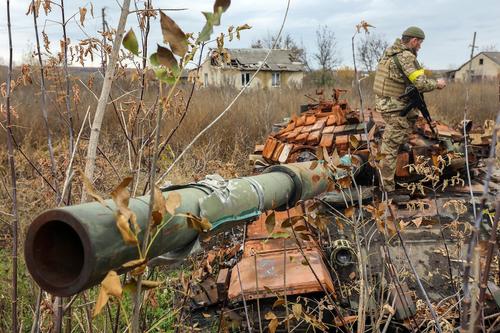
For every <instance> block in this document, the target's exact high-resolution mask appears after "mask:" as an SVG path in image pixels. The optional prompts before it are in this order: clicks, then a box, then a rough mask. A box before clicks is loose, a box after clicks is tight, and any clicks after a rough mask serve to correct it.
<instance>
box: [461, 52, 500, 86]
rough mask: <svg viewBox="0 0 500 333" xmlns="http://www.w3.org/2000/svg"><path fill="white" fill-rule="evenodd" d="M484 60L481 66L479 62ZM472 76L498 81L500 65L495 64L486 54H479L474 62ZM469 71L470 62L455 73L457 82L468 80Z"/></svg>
mask: <svg viewBox="0 0 500 333" xmlns="http://www.w3.org/2000/svg"><path fill="white" fill-rule="evenodd" d="M480 59H483V64H482V65H480V64H479V61H480ZM471 61H472V67H471V70H472V75H473V77H481V78H482V79H496V78H497V75H499V74H500V65H498V64H497V63H495V62H494V61H493V60H491V59H490V58H489V57H487V56H485V55H484V54H478V55H477V56H475V57H474V58H473V59H472V60H471ZM468 70H469V62H466V63H465V64H464V65H463V66H462V67H461V68H460V69H459V70H457V71H456V72H455V80H457V81H465V80H467V71H468Z"/></svg>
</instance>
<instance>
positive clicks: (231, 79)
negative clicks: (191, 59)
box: [198, 49, 304, 89]
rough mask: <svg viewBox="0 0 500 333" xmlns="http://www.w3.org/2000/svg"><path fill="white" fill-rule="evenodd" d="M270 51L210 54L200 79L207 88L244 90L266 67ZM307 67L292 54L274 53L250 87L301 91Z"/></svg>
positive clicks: (253, 50) (232, 50)
mask: <svg viewBox="0 0 500 333" xmlns="http://www.w3.org/2000/svg"><path fill="white" fill-rule="evenodd" d="M268 52H269V49H225V50H224V52H223V53H222V54H221V53H219V51H218V50H217V49H213V50H211V51H210V53H209V55H208V56H207V58H206V59H205V61H204V62H203V63H202V64H201V66H200V71H199V73H198V77H199V79H200V80H201V82H202V84H203V86H204V87H209V86H216V87H220V86H224V85H230V86H234V87H236V88H241V87H243V86H244V85H246V84H249V82H250V78H251V77H252V76H253V75H254V74H255V72H256V71H257V69H258V68H259V66H260V65H261V64H262V63H263V61H264V59H265V58H266V55H267V54H268ZM303 78H304V64H303V63H302V62H301V61H299V60H298V59H296V56H295V55H294V53H293V52H292V51H290V50H272V51H271V53H270V54H269V57H268V58H267V60H266V62H265V63H264V64H263V65H262V67H261V69H260V71H259V73H257V76H256V77H255V78H254V79H253V81H252V82H251V83H250V85H249V87H253V88H268V89H276V88H280V87H283V86H288V87H301V86H302V80H303Z"/></svg>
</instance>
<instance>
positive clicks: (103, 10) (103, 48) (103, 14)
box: [101, 7, 108, 74]
mask: <svg viewBox="0 0 500 333" xmlns="http://www.w3.org/2000/svg"><path fill="white" fill-rule="evenodd" d="M101 18H102V33H103V36H102V45H101V70H102V73H103V74H104V72H105V71H106V59H107V53H106V39H107V38H106V36H105V35H104V33H105V32H106V26H107V25H108V23H107V22H106V7H102V8H101Z"/></svg>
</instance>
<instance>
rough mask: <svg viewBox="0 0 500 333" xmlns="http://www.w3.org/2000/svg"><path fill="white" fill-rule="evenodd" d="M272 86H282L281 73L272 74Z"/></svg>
mask: <svg viewBox="0 0 500 333" xmlns="http://www.w3.org/2000/svg"><path fill="white" fill-rule="evenodd" d="M272 85H273V87H279V86H280V85H281V75H280V72H273V73H272Z"/></svg>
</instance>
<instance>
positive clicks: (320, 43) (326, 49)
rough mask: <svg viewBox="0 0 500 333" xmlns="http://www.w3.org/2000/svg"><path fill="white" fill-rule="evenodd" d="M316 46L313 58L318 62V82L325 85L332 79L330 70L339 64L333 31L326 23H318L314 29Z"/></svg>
mask: <svg viewBox="0 0 500 333" xmlns="http://www.w3.org/2000/svg"><path fill="white" fill-rule="evenodd" d="M316 47H317V52H316V53H314V55H313V56H314V59H316V61H317V62H318V64H319V69H320V74H321V75H320V82H319V83H320V84H321V85H325V84H327V83H328V82H329V81H331V79H332V70H333V68H334V67H335V66H337V65H339V64H340V56H339V54H338V49H337V40H336V38H335V33H334V32H333V30H331V29H330V28H329V27H328V26H327V25H320V26H318V28H317V29H316Z"/></svg>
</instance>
